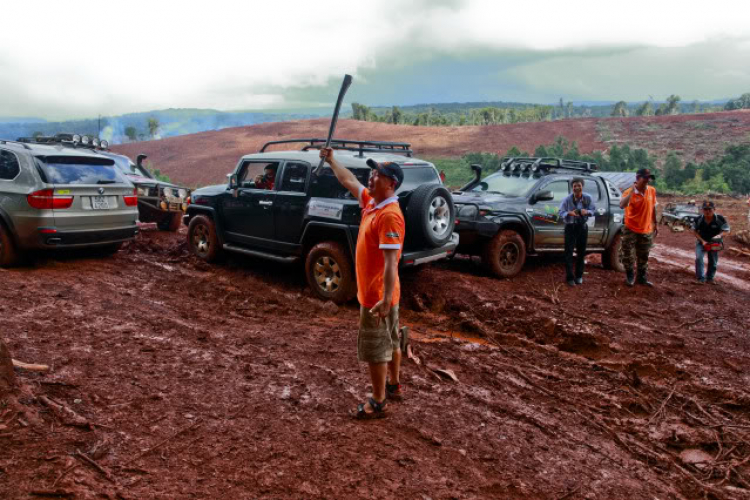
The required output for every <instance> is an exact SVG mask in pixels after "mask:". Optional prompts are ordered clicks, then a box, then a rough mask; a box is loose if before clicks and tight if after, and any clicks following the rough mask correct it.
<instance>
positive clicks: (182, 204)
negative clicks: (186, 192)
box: [138, 197, 187, 214]
mask: <svg viewBox="0 0 750 500" xmlns="http://www.w3.org/2000/svg"><path fill="white" fill-rule="evenodd" d="M186 209H187V200H181V199H177V198H174V199H159V198H152V197H149V198H138V210H146V211H149V212H160V213H163V214H166V213H177V212H185V210H186Z"/></svg>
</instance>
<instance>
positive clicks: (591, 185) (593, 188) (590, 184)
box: [583, 179, 602, 203]
mask: <svg viewBox="0 0 750 500" xmlns="http://www.w3.org/2000/svg"><path fill="white" fill-rule="evenodd" d="M583 192H584V193H586V194H587V195H589V196H591V200H592V201H593V202H594V203H596V202H598V201H600V200H601V199H602V196H601V193H600V192H599V183H598V182H596V181H595V180H594V179H586V180H585V181H584V182H583Z"/></svg>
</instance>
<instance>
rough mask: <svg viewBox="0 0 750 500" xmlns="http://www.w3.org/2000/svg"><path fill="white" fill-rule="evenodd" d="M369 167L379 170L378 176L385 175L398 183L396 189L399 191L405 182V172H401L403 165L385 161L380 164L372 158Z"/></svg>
mask: <svg viewBox="0 0 750 500" xmlns="http://www.w3.org/2000/svg"><path fill="white" fill-rule="evenodd" d="M367 166H368V167H370V168H372V169H375V170H377V171H378V175H384V176H386V177H390V178H391V179H393V180H394V181H396V189H398V188H399V186H401V183H402V182H404V171H403V170H401V165H399V164H398V163H394V162H392V161H384V162H382V163H378V162H376V161H375V160H373V159H372V158H368V159H367Z"/></svg>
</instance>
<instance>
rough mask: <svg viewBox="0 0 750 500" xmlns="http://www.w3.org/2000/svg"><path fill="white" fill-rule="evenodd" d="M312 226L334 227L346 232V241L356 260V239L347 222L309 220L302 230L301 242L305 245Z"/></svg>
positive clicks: (333, 228) (336, 229)
mask: <svg viewBox="0 0 750 500" xmlns="http://www.w3.org/2000/svg"><path fill="white" fill-rule="evenodd" d="M310 228H313V229H315V228H323V229H328V230H330V229H332V230H334V231H341V232H343V233H344V236H345V237H346V243H347V245H348V247H349V252H351V255H352V261H354V256H355V254H356V251H355V249H356V241H355V240H354V239H353V238H352V233H351V231H350V226H347V225H345V224H335V223H332V222H320V221H312V222H308V223H307V225H305V229H304V230H303V231H302V238H301V239H300V242H301V243H302V245H303V246H305V241H306V240H307V238H308V234H309V233H308V231H309V230H310Z"/></svg>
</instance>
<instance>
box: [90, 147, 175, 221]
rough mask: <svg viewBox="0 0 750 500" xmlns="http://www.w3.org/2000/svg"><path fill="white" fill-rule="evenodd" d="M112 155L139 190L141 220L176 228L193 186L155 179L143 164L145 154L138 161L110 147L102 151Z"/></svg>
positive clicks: (139, 156)
mask: <svg viewBox="0 0 750 500" xmlns="http://www.w3.org/2000/svg"><path fill="white" fill-rule="evenodd" d="M100 153H101V154H103V155H105V156H108V157H110V158H112V159H113V160H114V161H115V165H117V168H119V169H120V171H121V172H122V173H123V174H125V175H126V176H127V178H128V180H129V181H130V182H132V183H133V184H134V185H135V187H136V190H137V191H138V220H140V221H141V222H156V226H157V227H158V228H159V229H160V230H162V231H177V230H178V229H180V225H181V224H182V218H183V216H184V215H185V211H186V210H187V205H188V199H189V198H190V190H189V189H188V188H186V187H181V186H178V185H176V184H171V183H169V182H164V181H160V180H158V179H156V178H155V177H154V176H153V175H152V174H151V172H149V171H148V170H147V169H146V168H145V167H144V166H143V160H145V159H146V158H147V156H146V155H144V154H140V155H138V156H137V158H136V162H135V163H133V161H132V160H131V159H130V158H128V157H127V156H125V155H120V154H117V153H113V152H111V151H100Z"/></svg>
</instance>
